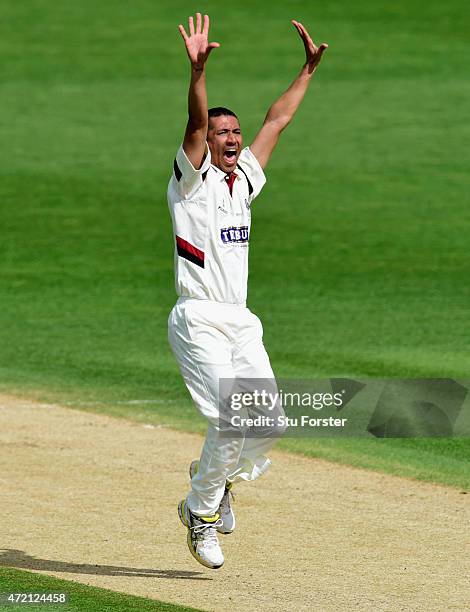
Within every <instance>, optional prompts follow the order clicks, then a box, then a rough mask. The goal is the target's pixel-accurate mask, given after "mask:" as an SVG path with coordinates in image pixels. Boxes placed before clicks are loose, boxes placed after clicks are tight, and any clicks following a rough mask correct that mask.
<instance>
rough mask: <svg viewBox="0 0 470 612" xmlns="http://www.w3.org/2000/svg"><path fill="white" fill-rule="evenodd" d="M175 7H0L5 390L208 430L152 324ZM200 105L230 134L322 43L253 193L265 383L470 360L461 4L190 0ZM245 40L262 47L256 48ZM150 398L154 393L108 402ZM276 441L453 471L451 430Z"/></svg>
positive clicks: (398, 467) (168, 283) (181, 85)
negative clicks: (200, 0)
mask: <svg viewBox="0 0 470 612" xmlns="http://www.w3.org/2000/svg"><path fill="white" fill-rule="evenodd" d="M194 8H195V7H194V5H193V4H191V3H189V2H186V1H183V2H181V3H179V4H178V7H177V9H175V5H174V3H170V2H169V1H168V0H164V1H162V2H159V3H155V2H151V1H150V0H139V1H138V2H137V3H133V4H132V5H126V4H122V3H117V2H113V1H111V0H108V1H107V2H100V3H96V2H91V1H90V0H84V1H83V2H80V3H78V4H77V3H75V4H73V3H71V2H64V3H56V2H52V0H30V2H28V3H18V2H13V0H6V1H5V2H4V10H3V16H2V22H1V24H0V51H1V54H2V59H3V61H2V66H1V68H0V71H1V79H0V87H1V94H2V95H1V101H2V102H1V104H2V108H1V110H2V124H3V125H2V135H3V141H4V143H5V144H6V146H4V147H2V149H1V150H0V162H1V163H0V173H1V181H0V203H1V206H0V227H1V228H2V237H1V241H0V261H1V271H2V273H1V277H0V306H1V307H0V381H1V383H0V388H1V389H2V390H4V391H17V392H19V393H24V394H30V395H33V396H36V397H40V398H48V399H55V400H57V401H64V402H68V403H69V404H71V405H74V406H77V407H81V408H86V409H91V410H103V411H106V412H111V413H112V414H116V415H120V416H126V417H128V418H138V419H145V420H149V421H158V422H162V421H163V422H166V423H169V424H171V425H173V426H177V427H183V428H186V429H192V430H198V431H202V429H203V424H202V421H201V420H200V419H199V418H198V417H197V415H195V411H194V410H193V408H192V407H191V405H190V404H189V402H188V400H187V393H186V391H185V389H184V386H183V384H182V381H181V379H180V376H179V374H178V371H177V367H176V364H175V362H174V359H173V357H172V355H171V353H170V350H169V347H168V344H167V340H166V320H167V316H168V313H169V311H170V309H171V307H172V304H173V303H174V300H175V295H174V289H173V242H172V230H171V226H170V220H169V215H168V212H167V205H166V193H165V192H166V184H167V181H168V178H169V174H170V170H171V163H172V160H173V157H174V153H175V150H176V148H177V146H178V144H179V142H180V140H181V138H182V133H183V129H184V123H185V106H186V90H187V77H188V67H187V60H186V57H185V52H184V49H183V47H182V43H181V41H180V39H179V34H178V32H177V29H176V25H177V23H178V22H179V21H183V20H184V19H185V18H186V16H187V15H188V14H190V13H191V12H192V11H193V10H194ZM204 8H205V10H207V11H208V12H209V13H210V14H211V17H212V23H213V39H214V40H218V41H220V42H221V44H222V46H221V48H220V49H218V50H216V51H214V53H213V55H212V56H211V60H210V65H209V71H208V80H209V96H210V102H211V104H213V105H218V104H224V105H229V106H231V107H233V108H234V109H235V110H236V111H237V112H238V114H239V116H240V118H241V122H242V128H243V130H244V134H245V139H246V142H247V143H249V142H250V139H251V138H252V137H253V136H254V134H255V132H256V129H257V128H258V127H259V126H260V124H261V121H262V119H263V116H264V113H265V111H266V109H267V107H268V106H269V104H270V103H271V102H272V100H273V99H274V98H275V97H276V96H277V95H278V94H279V93H280V92H281V91H282V90H283V88H284V87H285V86H287V84H288V83H289V82H290V80H291V79H292V78H293V77H294V75H295V74H296V72H297V70H298V69H299V68H300V65H301V62H302V59H303V55H302V48H301V45H300V41H298V40H297V38H296V34H295V32H294V30H292V31H291V29H290V28H291V26H290V24H289V19H290V18H292V17H294V18H299V19H301V20H302V21H303V22H304V23H305V24H307V25H309V26H310V27H311V31H312V34H313V35H314V38H315V39H317V40H318V41H323V40H324V41H327V42H328V43H329V44H330V48H329V49H328V51H327V53H326V54H325V57H324V60H323V62H322V65H321V66H320V68H319V70H318V74H317V75H316V76H315V82H314V83H313V85H312V88H311V91H310V92H309V94H308V96H307V98H306V100H305V102H304V104H303V106H302V107H301V109H300V111H299V113H298V116H297V117H296V118H295V120H294V121H293V123H292V125H291V126H290V127H289V128H288V130H287V131H286V133H285V134H284V135H283V136H282V140H281V142H280V144H279V147H278V149H277V151H276V152H275V154H274V156H273V159H272V162H271V163H270V166H269V168H268V172H267V175H268V183H267V185H266V187H265V189H264V191H263V194H262V196H260V198H259V200H258V201H257V202H256V204H255V205H254V215H253V216H254V223H253V232H252V241H251V271H250V288H249V305H250V307H251V308H252V309H253V310H254V311H255V312H257V313H258V314H259V315H260V317H261V319H262V321H263V323H264V328H265V342H266V346H267V348H268V351H269V354H270V357H271V361H272V364H273V367H274V370H275V372H276V374H277V375H278V376H282V377H289V376H291V377H297V378H300V377H329V376H356V377H388V376H393V377H443V376H447V377H455V378H459V377H460V378H465V376H466V375H467V374H468V372H469V371H470V353H469V351H468V346H469V342H470V328H469V326H468V305H469V303H470V285H469V283H468V282H467V279H468V278H469V276H470V257H469V253H470V248H469V247H470V239H469V237H468V236H469V234H468V231H467V230H466V228H467V227H468V223H469V221H470V209H469V207H468V206H467V204H466V198H467V194H468V191H469V187H470V185H469V183H470V179H469V176H468V171H467V169H468V164H469V161H470V159H469V158H470V153H469V149H468V147H467V146H466V143H467V142H468V137H469V130H470V128H469V126H470V121H469V120H470V107H469V105H468V95H469V93H470V85H469V81H468V65H469V60H470V43H469V42H468V37H467V33H466V24H467V23H468V19H469V17H470V8H469V7H468V6H467V5H465V4H462V3H461V2H459V1H457V0H449V1H448V2H446V3H444V4H443V3H441V2H438V1H437V0H431V2H425V1H424V0H406V1H405V0H401V1H399V2H396V3H394V4H393V6H391V5H390V4H389V3H386V2H384V1H380V2H369V1H366V0H362V1H358V2H354V3H348V2H346V1H345V0H343V1H334V2H328V3H323V4H318V5H315V6H314V5H311V6H310V5H308V6H307V5H306V4H305V3H300V2H292V3H289V4H287V3H285V2H281V1H280V0H273V1H272V2H271V3H270V10H269V13H267V11H266V6H265V5H262V4H261V3H250V5H248V4H242V5H240V4H238V5H221V4H220V3H216V2H215V1H214V0H210V1H208V2H206V4H205V7H204ZM254 57H256V62H254V61H253V58H254ZM135 400H145V401H146V402H148V401H149V400H153V402H150V403H144V404H138V403H131V404H129V403H124V402H134V401H135ZM282 444H283V445H284V447H285V448H288V449H291V450H296V451H299V452H303V453H306V454H310V455H315V456H322V457H326V458H328V459H332V460H335V461H343V462H350V463H353V464H355V465H360V466H364V467H370V468H373V469H382V470H385V471H391V472H393V473H398V474H404V475H408V476H413V477H416V478H424V479H429V480H435V481H437V482H443V483H447V484H451V485H454V486H462V487H463V486H466V487H468V486H469V485H470V481H469V477H468V476H467V475H466V474H467V472H468V459H469V458H470V446H469V444H468V441H461V440H453V441H442V440H435V441H431V442H424V441H412V440H381V441H377V440H367V441H364V440H361V441H355V440H348V441H342V442H339V441H328V440H326V441H310V440H301V441H295V442H294V441H289V440H286V441H284V442H283V443H282Z"/></svg>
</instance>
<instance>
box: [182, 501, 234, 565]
mask: <svg viewBox="0 0 470 612" xmlns="http://www.w3.org/2000/svg"><path fill="white" fill-rule="evenodd" d="M183 507H184V500H183V501H180V503H179V504H178V516H179V517H180V521H181V522H182V523H183V525H184V526H185V527H186V529H187V530H188V533H187V535H186V543H187V545H188V548H189V552H190V553H191V554H192V556H193V557H194V558H195V559H196V561H197V562H198V563H200V564H201V565H203V566H204V567H208V568H209V569H219V568H220V567H222V565H223V563H221V564H220V565H210V564H209V563H207V562H206V561H203V560H202V559H201V557H198V555H197V553H196V551H195V550H194V548H193V542H192V540H191V530H190V529H189V526H188V523H187V522H186V518H185V516H184V510H183Z"/></svg>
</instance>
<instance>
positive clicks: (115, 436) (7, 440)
mask: <svg viewBox="0 0 470 612" xmlns="http://www.w3.org/2000/svg"><path fill="white" fill-rule="evenodd" d="M201 442H202V439H201V438H200V437H199V436H197V435H193V434H185V433H181V432H176V431H173V430H170V429H165V428H159V427H152V426H148V425H147V426H146V425H142V424H141V423H133V422H128V421H125V420H119V419H115V418H111V417H107V416H103V415H99V414H90V413H85V412H80V411H77V410H71V409H68V408H63V407H60V406H55V405H45V404H39V403H33V402H31V401H27V400H22V399H18V398H13V397H5V396H3V397H1V398H0V468H1V469H0V509H1V510H0V512H1V521H0V547H1V550H0V566H8V567H14V568H23V569H27V570H31V571H36V572H42V573H45V574H50V575H53V576H57V577H61V578H66V579H69V580H75V581H79V582H82V583H84V584H89V585H96V586H100V587H105V588H108V589H112V590H116V591H122V592H126V593H130V594H134V595H142V596H145V597H150V598H155V599H159V600H163V601H168V602H173V603H179V604H185V605H188V606H194V607H197V608H201V609H203V610H224V611H225V610H227V609H229V610H232V609H236V610H237V611H238V610H240V611H245V610H246V611H248V610H256V611H257V612H264V611H265V610H314V611H316V610H319V611H321V612H323V611H330V610H331V611H333V610H334V611H335V612H337V611H342V610H393V611H394V610H406V611H409V610H423V611H426V612H428V611H430V610H468V609H470V608H469V607H468V606H469V602H470V587H469V581H468V578H469V576H470V564H469V560H470V555H469V554H468V553H469V551H468V535H469V525H470V520H469V519H470V511H469V505H470V504H469V502H470V496H468V495H462V494H461V493H460V492H459V491H458V490H455V489H452V488H447V487H443V486H437V485H432V484H426V483H421V482H414V481H411V480H406V479H401V478H397V477H392V476H385V475H382V474H377V473H373V472H367V471H363V470H359V469H355V468H350V467H345V466H340V465H336V464H333V463H328V462H325V461H318V460H313V459H309V458H305V457H300V456H295V455H290V454H285V453H281V452H273V453H272V458H273V466H272V468H271V471H270V472H269V473H268V474H267V475H266V476H265V477H263V478H261V479H260V480H259V481H257V482H255V483H247V484H242V485H240V486H239V487H238V488H237V491H236V493H237V499H236V504H235V510H236V514H237V521H238V525H237V530H236V532H235V533H233V534H232V535H229V536H225V537H224V536H221V538H222V546H223V550H224V554H225V557H226V563H225V565H224V567H223V568H222V569H220V570H218V571H213V570H208V569H205V568H204V567H202V566H201V565H199V564H198V563H197V562H196V561H195V560H194V559H193V558H192V557H191V555H190V553H189V551H188V550H187V547H186V533H185V530H184V528H183V527H182V525H181V524H180V522H179V520H178V516H177V512H176V505H177V502H178V501H179V500H180V499H181V498H182V497H183V496H184V495H185V492H186V489H187V486H188V477H187V468H188V465H189V462H190V461H191V459H193V458H194V457H197V456H198V454H199V451H200V447H201Z"/></svg>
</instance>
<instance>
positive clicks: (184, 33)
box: [178, 23, 189, 42]
mask: <svg viewBox="0 0 470 612" xmlns="http://www.w3.org/2000/svg"><path fill="white" fill-rule="evenodd" d="M178 30H179V31H180V34H181V36H182V37H183V40H184V42H186V41H187V40H188V38H189V37H188V35H187V34H186V30H185V29H184V26H183V25H182V24H181V23H180V24H179V26H178Z"/></svg>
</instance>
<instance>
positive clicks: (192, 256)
mask: <svg viewBox="0 0 470 612" xmlns="http://www.w3.org/2000/svg"><path fill="white" fill-rule="evenodd" d="M176 250H177V252H178V255H179V256H180V257H184V258H185V259H187V260H188V261H191V262H192V263H195V264H196V265H197V266H200V267H201V268H203V267H204V251H201V250H200V249H198V248H197V247H195V246H194V245H192V244H191V243H190V242H188V241H187V240H184V239H183V238H180V237H179V236H176Z"/></svg>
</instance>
